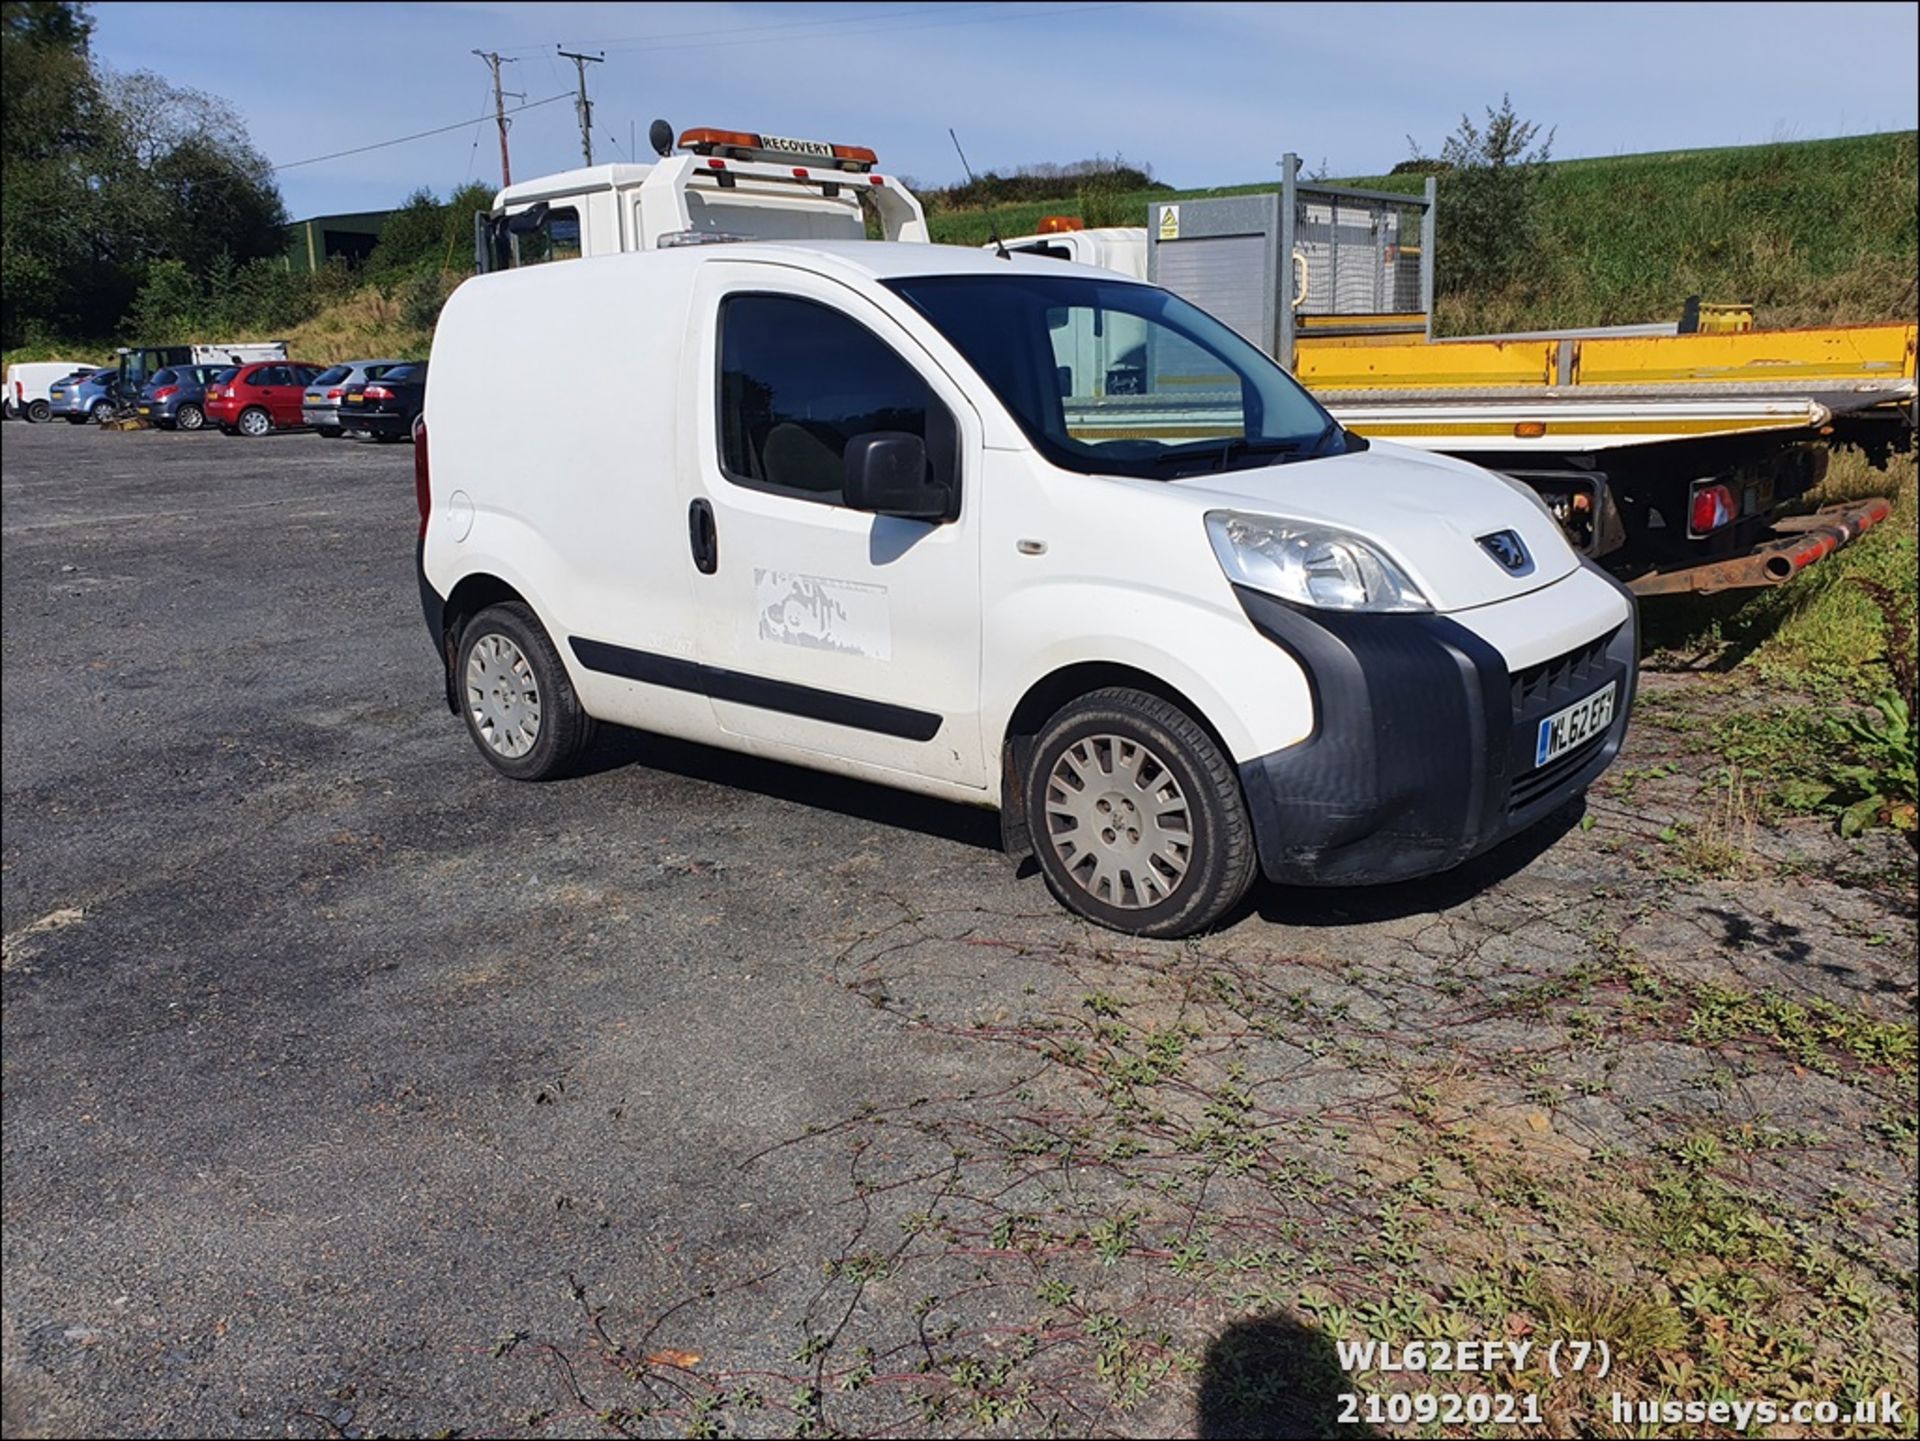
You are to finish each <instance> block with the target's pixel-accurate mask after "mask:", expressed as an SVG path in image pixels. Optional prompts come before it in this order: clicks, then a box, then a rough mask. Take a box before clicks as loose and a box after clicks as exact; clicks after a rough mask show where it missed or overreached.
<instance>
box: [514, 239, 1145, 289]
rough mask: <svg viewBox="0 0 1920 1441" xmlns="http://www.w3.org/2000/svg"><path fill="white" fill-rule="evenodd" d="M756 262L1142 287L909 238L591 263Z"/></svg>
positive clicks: (709, 249) (735, 246) (1105, 273)
mask: <svg viewBox="0 0 1920 1441" xmlns="http://www.w3.org/2000/svg"><path fill="white" fill-rule="evenodd" d="M725 261H754V262H759V263H761V264H773V265H792V266H797V267H799V268H801V269H810V270H819V271H822V272H825V273H828V274H832V275H835V276H838V277H839V278H841V279H847V280H897V279H901V278H903V277H906V276H921V275H1008V274H1015V275H1042V276H1053V277H1055V278H1058V277H1059V276H1062V275H1072V274H1079V275H1083V276H1085V277H1086V278H1087V279H1089V280H1104V281H1108V282H1111V283H1115V284H1123V285H1139V284H1145V282H1144V281H1136V280H1132V279H1130V278H1129V277H1127V276H1124V275H1120V274H1118V273H1116V272H1114V271H1112V270H1106V269H1102V268H1100V267H1098V266H1093V265H1080V264H1077V263H1074V262H1070V261H1064V260H1053V259H1049V258H1048V257H1046V256H1042V255H1019V254H1013V255H1009V256H1008V257H1007V258H1005V259H1004V260H1003V259H1001V258H1000V256H998V255H997V254H995V253H994V252H993V251H991V250H975V249H974V248H972V247H971V246H965V245H928V244H926V243H924V242H921V241H905V240H743V241H735V242H730V243H727V244H721V245H687V246H675V247H671V248H669V249H666V250H642V251H628V252H625V253H623V254H620V255H606V256H596V257H595V258H593V259H592V260H590V261H587V262H586V264H587V265H589V266H590V267H591V268H592V270H593V271H594V273H596V274H605V273H606V271H605V270H604V267H606V266H611V265H633V266H640V267H643V268H654V267H658V266H660V265H662V264H663V263H665V264H671V265H685V266H688V267H690V268H691V267H695V266H698V265H701V264H705V263H718V262H725ZM563 268H564V269H571V268H572V262H565V263H563V265H560V266H554V265H532V266H527V267H525V268H523V269H516V270H505V271H501V272H499V273H498V275H488V276H481V277H478V278H479V279H480V280H483V281H489V282H491V281H498V280H507V279H510V278H515V277H524V276H532V275H538V274H540V273H541V272H543V271H546V272H552V271H554V270H557V269H563Z"/></svg>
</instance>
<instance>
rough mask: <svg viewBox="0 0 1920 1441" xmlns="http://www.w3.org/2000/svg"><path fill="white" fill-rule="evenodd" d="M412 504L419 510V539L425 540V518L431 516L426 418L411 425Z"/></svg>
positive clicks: (431, 494) (431, 487)
mask: <svg viewBox="0 0 1920 1441" xmlns="http://www.w3.org/2000/svg"><path fill="white" fill-rule="evenodd" d="M413 503H414V504H415V505H416V506H418V507H419V509H420V539H422V540H425V539H426V538H427V517H428V516H430V515H432V514H433V486H432V484H431V482H430V479H429V476H428V472H427V418H426V416H424V415H423V416H421V417H420V418H419V419H418V420H416V421H414V423H413Z"/></svg>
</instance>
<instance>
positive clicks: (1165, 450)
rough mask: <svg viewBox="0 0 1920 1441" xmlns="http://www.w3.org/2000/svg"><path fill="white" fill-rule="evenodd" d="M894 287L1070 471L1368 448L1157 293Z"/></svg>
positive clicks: (1017, 280)
mask: <svg viewBox="0 0 1920 1441" xmlns="http://www.w3.org/2000/svg"><path fill="white" fill-rule="evenodd" d="M887 284H888V285H889V287H890V288H891V289H892V290H893V291H894V292H895V293H896V294H898V295H900V296H902V297H903V298H904V299H905V300H907V302H908V303H909V304H911V305H912V306H913V307H914V308H915V309H917V310H918V311H919V312H920V313H921V314H922V315H924V316H926V318H927V319H928V320H929V321H931V322H932V323H933V325H934V326H935V327H936V328H937V329H938V330H939V331H940V333H941V334H942V335H944V336H946V338H947V339H948V340H949V341H951V342H952V343H953V346H954V348H955V349H957V350H958V351H959V352H960V353H961V354H962V355H963V356H965V357H966V359H967V361H968V363H969V364H971V365H972V366H973V368H974V369H975V370H976V371H978V372H979V374H980V378H981V379H982V380H984V381H985V382H986V383H987V385H988V387H989V388H991V389H992V391H993V393H994V394H995V395H996V396H998V397H999V398H1000V401H1001V403H1002V404H1003V405H1005V406H1006V407H1007V409H1008V411H1009V412H1011V413H1012V415H1013V418H1014V419H1015V420H1016V421H1018V422H1019V424H1020V427H1021V429H1022V430H1024V431H1025V432H1026V433H1027V438H1028V439H1029V440H1031V441H1032V442H1033V444H1034V448H1035V449H1037V450H1038V451H1039V452H1040V453H1041V454H1042V455H1044V456H1045V457H1046V458H1047V459H1048V460H1050V461H1052V462H1053V463H1054V464H1055V465H1058V466H1061V467H1062V468H1064V469H1067V470H1076V471H1080V472H1083V473H1085V474H1089V475H1133V476H1146V477H1153V478H1156V479H1163V480H1167V479H1173V478H1175V477H1177V476H1182V475H1197V474H1201V473H1204V472H1207V471H1217V470H1239V469H1245V468H1249V467H1255V466H1266V465H1280V464H1283V463H1285V462H1287V461H1290V460H1304V459H1309V458H1311V457H1313V456H1316V455H1333V454H1338V453H1340V452H1341V451H1342V450H1346V449H1350V448H1359V447H1361V446H1364V445H1365V442H1364V441H1361V440H1358V439H1357V438H1354V437H1350V436H1348V435H1347V433H1346V432H1345V431H1343V430H1342V429H1341V428H1340V426H1339V425H1338V424H1337V423H1336V422H1335V421H1334V420H1333V418H1332V417H1331V416H1329V415H1328V414H1327V412H1326V411H1325V410H1323V409H1321V407H1320V405H1319V403H1318V402H1317V401H1315V400H1314V399H1313V398H1312V397H1311V396H1309V395H1308V394H1307V393H1306V391H1305V390H1303V389H1301V388H1300V385H1299V384H1298V383H1297V382H1296V381H1295V380H1294V379H1293V377H1292V376H1290V375H1288V374H1287V373H1286V371H1284V370H1282V369H1281V368H1280V367H1279V366H1278V365H1276V364H1274V362H1273V361H1272V360H1270V359H1268V358H1267V356H1265V355H1264V354H1262V353H1261V352H1260V351H1259V350H1258V349H1257V348H1256V347H1255V346H1253V345H1252V344H1251V343H1250V342H1248V341H1247V340H1245V339H1243V338H1242V337H1241V336H1240V335H1238V334H1236V333H1235V332H1234V331H1233V330H1231V329H1229V328H1228V327H1227V326H1225V325H1223V324H1222V323H1221V322H1220V321H1218V320H1215V319H1214V318H1213V317H1212V316H1211V315H1208V314H1207V313H1206V312H1205V311H1203V310H1200V309H1198V308H1197V307H1195V306H1193V305H1190V304H1188V303H1187V302H1186V301H1184V300H1182V299H1181V298H1180V297H1179V296H1177V295H1174V294H1172V293H1170V292H1169V291H1165V290H1161V289H1159V288H1158V287H1157V286H1152V285H1138V284H1133V283H1130V282H1127V281H1122V280H1115V281H1105V280H1096V279H1091V278H1086V277H1082V276H1051V275H1049V276H1040V275H1026V274H1008V275H937V276H915V277H909V278H906V279H900V280H893V281H889V282H887Z"/></svg>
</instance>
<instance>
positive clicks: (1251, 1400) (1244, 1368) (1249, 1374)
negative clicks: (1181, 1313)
mask: <svg viewBox="0 0 1920 1441" xmlns="http://www.w3.org/2000/svg"><path fill="white" fill-rule="evenodd" d="M1350 1389H1351V1383H1350V1382H1349V1381H1348V1379H1347V1376H1346V1373H1345V1372H1343V1371H1342V1370H1341V1369H1340V1361H1339V1358H1338V1357H1337V1356H1336V1355H1335V1354H1334V1349H1333V1342H1332V1341H1330V1340H1329V1339H1328V1338H1327V1334H1326V1332H1324V1331H1322V1330H1320V1328H1319V1327H1317V1326H1309V1325H1307V1324H1305V1323H1304V1322H1301V1321H1297V1320H1295V1319H1294V1318H1293V1317H1291V1316H1279V1315H1276V1316H1259V1317H1255V1318H1253V1319H1251V1320H1246V1321H1236V1322H1234V1324H1233V1325H1231V1326H1229V1327H1227V1329H1226V1330H1224V1331H1222V1332H1221V1333H1220V1334H1219V1335H1218V1336H1216V1337H1214V1339H1213V1342H1212V1344H1211V1345H1209V1346H1208V1347H1207V1354H1206V1358H1205V1359H1204V1360H1203V1361H1202V1362H1201V1363H1200V1388H1199V1398H1198V1400H1197V1401H1196V1403H1195V1416H1194V1434H1196V1435H1198V1436H1200V1437H1203V1438H1207V1441H1213V1438H1223V1441H1224V1438H1239V1437H1267V1436H1289V1437H1303V1438H1304V1437H1314V1436H1355V1437H1366V1436H1373V1435H1375V1434H1376V1433H1375V1432H1374V1431H1372V1430H1371V1429H1370V1428H1368V1427H1367V1426H1365V1425H1362V1424H1358V1423H1355V1422H1348V1423H1346V1424H1344V1425H1343V1424H1341V1421H1340V1396H1341V1393H1342V1392H1344V1391H1348V1390H1350Z"/></svg>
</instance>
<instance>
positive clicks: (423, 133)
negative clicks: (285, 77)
mask: <svg viewBox="0 0 1920 1441" xmlns="http://www.w3.org/2000/svg"><path fill="white" fill-rule="evenodd" d="M571 99H573V92H572V91H570V90H563V91H561V92H560V93H559V94H558V95H549V96H548V97H547V98H546V99H545V100H533V101H529V102H528V103H527V104H525V105H516V106H514V107H513V108H512V109H510V110H508V111H506V112H504V113H505V114H508V115H518V114H520V113H521V112H522V111H525V110H538V109H539V108H540V107H541V106H542V105H552V104H553V103H554V102H555V101H559V100H571ZM494 118H495V117H494V116H492V115H480V116H476V117H475V118H474V119H472V120H461V121H457V122H456V123H454V124H452V125H440V126H436V127H435V128H434V129H432V130H420V131H416V132H415V133H414V134H412V135H401V136H396V137H395V138H394V139H392V140H379V141H375V142H374V143H373V144H372V145H356V146H355V147H354V148H353V149H351V150H336V151H334V152H333V153H332V154H331V155H312V156H309V157H308V158H307V159H305V160H289V161H288V162H287V163H286V164H285V165H275V166H273V167H272V168H273V169H274V170H293V169H296V168H297V167H299V166H302V165H318V164H319V163H320V162H321V161H323V160H339V159H342V158H343V157H345V156H348V155H364V154H366V153H367V152H368V151H369V150H385V149H386V148H387V147H388V146H389V145H405V144H406V143H407V142H408V141H410V140H425V139H426V138H427V137H428V136H429V135H445V134H446V133H447V132H448V131H449V130H464V129H466V128H467V127H468V126H469V125H479V124H481V123H482V122H484V121H488V120H492V119H494Z"/></svg>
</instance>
